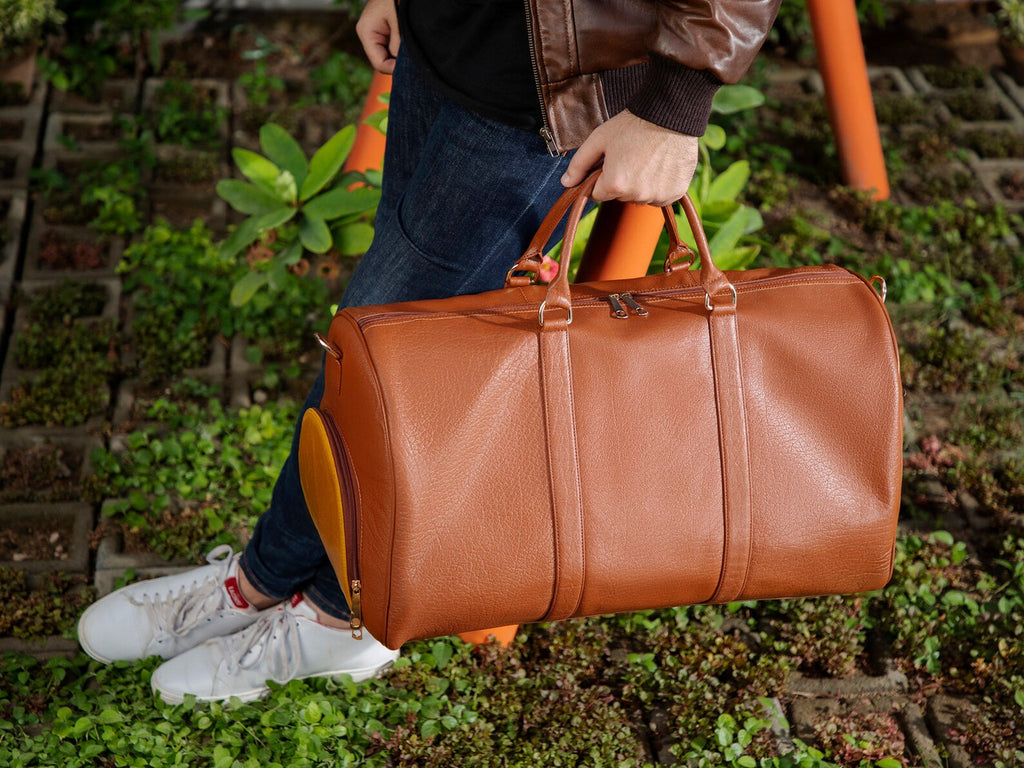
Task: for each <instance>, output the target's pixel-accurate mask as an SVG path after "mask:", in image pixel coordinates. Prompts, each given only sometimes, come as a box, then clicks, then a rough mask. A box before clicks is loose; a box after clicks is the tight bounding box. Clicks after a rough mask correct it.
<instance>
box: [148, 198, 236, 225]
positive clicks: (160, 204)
mask: <svg viewBox="0 0 1024 768" xmlns="http://www.w3.org/2000/svg"><path fill="white" fill-rule="evenodd" d="M213 203H214V197H213V196H210V197H206V198H192V197H162V196H160V195H158V194H155V195H153V196H152V198H151V208H150V221H156V220H157V219H166V220H167V221H168V222H170V224H171V226H173V227H175V228H184V227H189V226H191V225H192V223H193V222H194V221H195V220H196V219H202V220H203V221H204V222H206V224H207V226H209V227H211V229H215V230H216V229H217V228H218V227H220V228H223V226H224V225H223V222H215V221H213V220H212V219H213V218H214V216H213V213H212V208H213Z"/></svg>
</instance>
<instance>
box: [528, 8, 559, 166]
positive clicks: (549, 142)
mask: <svg viewBox="0 0 1024 768" xmlns="http://www.w3.org/2000/svg"><path fill="white" fill-rule="evenodd" d="M523 5H525V6H526V39H527V41H528V42H529V45H530V66H531V68H532V69H533V84H534V86H535V87H536V88H537V99H538V100H539V101H540V122H541V129H540V137H541V138H542V139H544V144H545V145H546V146H547V148H548V154H549V155H550V156H551V157H560V156H561V153H560V152H559V151H558V146H557V145H556V144H555V135H554V134H553V133H552V132H551V124H550V123H549V122H548V109H547V106H546V105H545V104H544V89H543V88H541V85H540V64H538V63H537V42H536V41H535V40H534V38H533V11H532V10H531V9H530V0H523Z"/></svg>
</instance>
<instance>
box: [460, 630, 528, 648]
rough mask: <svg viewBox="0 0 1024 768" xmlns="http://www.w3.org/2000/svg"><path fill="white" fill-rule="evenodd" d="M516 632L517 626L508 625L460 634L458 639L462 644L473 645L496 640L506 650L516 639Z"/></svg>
mask: <svg viewBox="0 0 1024 768" xmlns="http://www.w3.org/2000/svg"><path fill="white" fill-rule="evenodd" d="M518 631H519V625H518V624H509V625H508V626H505V627H494V628H493V629H480V630H477V631H475V632H460V633H459V637H460V638H461V639H462V641H463V642H466V643H473V645H483V644H484V643H489V642H490V641H491V640H492V639H494V640H497V641H498V642H499V643H500V644H501V646H502V647H503V648H508V647H509V646H510V645H512V641H513V640H515V639H516V632H518Z"/></svg>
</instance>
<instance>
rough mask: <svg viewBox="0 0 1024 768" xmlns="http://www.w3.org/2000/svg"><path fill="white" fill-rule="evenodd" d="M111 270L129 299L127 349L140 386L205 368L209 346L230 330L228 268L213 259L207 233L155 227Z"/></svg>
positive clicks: (199, 227) (197, 229) (197, 226)
mask: <svg viewBox="0 0 1024 768" xmlns="http://www.w3.org/2000/svg"><path fill="white" fill-rule="evenodd" d="M117 270H118V272H119V273H120V274H122V275H124V276H125V277H124V286H125V290H126V291H127V292H129V293H130V294H131V297H132V305H133V308H134V320H133V322H132V325H131V334H132V344H133V345H134V347H135V349H136V357H137V359H138V375H139V377H140V378H141V379H142V381H143V382H145V383H156V382H159V381H165V380H167V379H169V378H171V377H173V376H176V375H177V374H179V373H180V372H181V371H182V370H184V369H186V368H196V367H199V366H202V365H205V364H206V362H207V360H208V359H209V356H210V353H211V351H212V345H213V340H214V339H215V338H216V337H217V335H218V334H219V333H221V331H222V329H225V328H230V325H231V319H230V317H229V312H230V307H229V306H228V288H229V285H230V275H231V270H232V264H231V263H230V262H228V261H225V260H223V259H221V258H220V257H219V256H218V255H217V250H216V247H215V246H214V243H213V236H212V234H211V233H210V231H209V230H208V229H207V228H206V227H205V226H204V225H203V224H201V223H198V222H197V223H196V224H194V225H193V226H192V227H191V228H189V229H187V230H177V229H174V228H173V227H171V226H170V225H168V224H167V223H166V222H158V223H157V224H154V225H152V226H150V227H148V228H147V229H146V230H145V232H144V233H143V236H142V238H141V240H140V241H139V242H137V243H133V244H132V245H131V246H129V247H128V248H127V249H125V253H124V258H123V259H122V261H121V263H120V264H118V267H117ZM228 335H230V332H229V333H228Z"/></svg>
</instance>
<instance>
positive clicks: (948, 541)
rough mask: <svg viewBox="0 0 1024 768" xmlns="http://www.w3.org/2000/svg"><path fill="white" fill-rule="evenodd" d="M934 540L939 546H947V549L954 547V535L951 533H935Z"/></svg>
mask: <svg viewBox="0 0 1024 768" xmlns="http://www.w3.org/2000/svg"><path fill="white" fill-rule="evenodd" d="M932 538H933V539H935V541H937V542H938V543H939V544H945V545H946V546H947V547H952V546H953V534H951V533H950V532H949V531H935V532H933V533H932Z"/></svg>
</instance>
